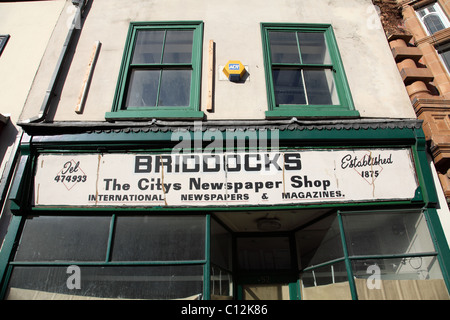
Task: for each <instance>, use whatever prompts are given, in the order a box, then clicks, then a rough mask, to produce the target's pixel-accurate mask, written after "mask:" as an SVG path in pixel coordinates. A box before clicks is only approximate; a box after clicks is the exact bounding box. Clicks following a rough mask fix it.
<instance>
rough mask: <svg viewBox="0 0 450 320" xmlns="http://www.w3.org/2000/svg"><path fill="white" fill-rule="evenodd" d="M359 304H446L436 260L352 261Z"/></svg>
mask: <svg viewBox="0 0 450 320" xmlns="http://www.w3.org/2000/svg"><path fill="white" fill-rule="evenodd" d="M352 268H353V275H354V276H355V286H356V289H357V294H358V299H359V300H368V299H372V300H444V299H445V300H448V299H449V294H448V291H447V288H446V286H445V282H444V280H443V277H442V273H441V269H440V267H439V265H438V262H437V258H436V257H434V256H429V257H398V258H391V259H365V260H354V261H352Z"/></svg>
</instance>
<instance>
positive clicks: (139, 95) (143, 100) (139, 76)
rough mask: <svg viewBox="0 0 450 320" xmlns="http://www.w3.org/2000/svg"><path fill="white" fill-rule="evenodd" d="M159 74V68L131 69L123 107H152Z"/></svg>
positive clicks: (154, 103)
mask: <svg viewBox="0 0 450 320" xmlns="http://www.w3.org/2000/svg"><path fill="white" fill-rule="evenodd" d="M160 74H161V71H160V70H133V71H132V72H131V77H130V83H129V86H128V94H127V101H126V105H125V107H126V108H129V107H154V106H155V105H156V97H157V92H158V84H159V76H160Z"/></svg>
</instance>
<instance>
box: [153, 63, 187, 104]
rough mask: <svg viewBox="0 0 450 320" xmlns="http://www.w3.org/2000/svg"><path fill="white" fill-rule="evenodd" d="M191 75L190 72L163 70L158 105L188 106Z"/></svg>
mask: <svg viewBox="0 0 450 320" xmlns="http://www.w3.org/2000/svg"><path fill="white" fill-rule="evenodd" d="M191 73H192V72H191V70H164V71H163V72H162V76H161V89H160V93H159V103H158V105H159V106H169V107H170V106H180V107H182V106H189V98H190V92H191Z"/></svg>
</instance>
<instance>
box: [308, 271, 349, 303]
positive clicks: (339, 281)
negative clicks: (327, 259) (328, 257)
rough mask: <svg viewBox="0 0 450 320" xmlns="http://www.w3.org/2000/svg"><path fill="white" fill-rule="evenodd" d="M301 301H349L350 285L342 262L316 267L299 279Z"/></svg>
mask: <svg viewBox="0 0 450 320" xmlns="http://www.w3.org/2000/svg"><path fill="white" fill-rule="evenodd" d="M301 298H302V299H303V300H328V299H332V300H336V299H338V300H350V299H351V293H350V284H349V282H348V276H347V269H346V268H345V263H344V262H339V263H334V264H330V265H327V266H323V267H318V268H315V269H312V270H309V271H307V272H304V273H303V274H302V277H301Z"/></svg>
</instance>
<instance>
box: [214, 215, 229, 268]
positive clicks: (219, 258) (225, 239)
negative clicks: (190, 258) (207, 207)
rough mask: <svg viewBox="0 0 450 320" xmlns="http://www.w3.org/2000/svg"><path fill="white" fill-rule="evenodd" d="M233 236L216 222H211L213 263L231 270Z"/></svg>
mask: <svg viewBox="0 0 450 320" xmlns="http://www.w3.org/2000/svg"><path fill="white" fill-rule="evenodd" d="M231 257H232V247H231V234H230V233H229V232H228V231H227V230H226V229H225V228H224V227H222V226H221V225H220V224H219V223H218V222H216V221H215V220H211V263H213V264H215V265H217V266H219V267H221V268H223V269H225V270H231V265H232V261H231Z"/></svg>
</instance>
